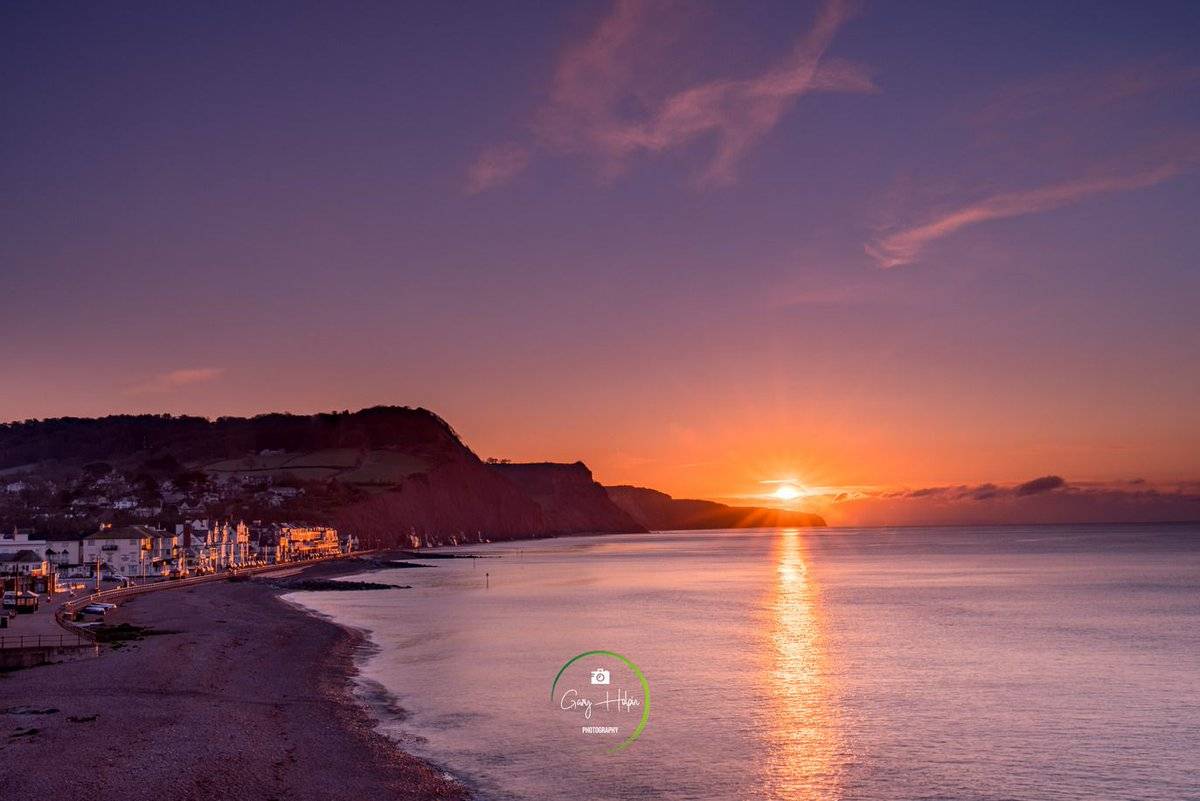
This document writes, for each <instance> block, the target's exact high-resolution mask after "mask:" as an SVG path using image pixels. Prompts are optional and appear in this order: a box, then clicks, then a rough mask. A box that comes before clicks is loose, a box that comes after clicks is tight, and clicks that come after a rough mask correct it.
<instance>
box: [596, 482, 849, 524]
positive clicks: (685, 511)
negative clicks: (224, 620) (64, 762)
mask: <svg viewBox="0 0 1200 801" xmlns="http://www.w3.org/2000/svg"><path fill="white" fill-rule="evenodd" d="M606 489H607V490H608V496H609V497H610V498H612V500H613V503H615V504H616V505H617V506H619V507H620V508H621V509H623V510H625V512H626V513H628V514H629V516H630V517H632V518H633V519H634V520H636V521H637V522H638V523H640V524H642V525H643V526H645V527H646V528H649V529H652V530H655V531H676V530H682V529H712V528H793V527H811V526H824V525H825V521H824V520H823V519H822V518H821V517H820V516H819V515H814V514H810V513H808V512H793V511H791V510H788V509H767V508H761V507H756V506H727V505H726V504H723V503H716V502H715V501H697V500H684V499H676V498H672V497H671V496H670V495H667V494H666V493H665V492H658V491H657V490H652V489H646V488H645V487H630V486H619V487H607V488H606Z"/></svg>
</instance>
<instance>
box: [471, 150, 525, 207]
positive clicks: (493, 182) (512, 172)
mask: <svg viewBox="0 0 1200 801" xmlns="http://www.w3.org/2000/svg"><path fill="white" fill-rule="evenodd" d="M528 166H529V149H528V148H526V147H524V146H523V145H518V144H515V143H511V142H510V143H507V144H503V145H495V146H493V147H489V148H487V149H486V150H484V151H483V152H482V153H480V154H479V158H478V159H476V160H475V163H474V164H472V165H471V169H470V170H469V171H468V172H467V194H469V195H477V194H479V193H480V192H486V191H487V190H489V189H493V188H495V187H497V186H501V185H502V184H506V183H508V182H509V181H511V180H512V179H513V178H515V177H517V176H518V175H520V174H521V173H522V172H523V171H524V170H525V168H526V167H528Z"/></svg>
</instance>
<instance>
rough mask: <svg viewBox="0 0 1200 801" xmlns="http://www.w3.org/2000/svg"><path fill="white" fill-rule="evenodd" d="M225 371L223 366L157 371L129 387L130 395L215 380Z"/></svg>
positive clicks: (163, 390)
mask: <svg viewBox="0 0 1200 801" xmlns="http://www.w3.org/2000/svg"><path fill="white" fill-rule="evenodd" d="M224 373H225V368H223V367H190V368H186V369H183V370H171V371H169V372H165V373H159V374H158V375H156V376H154V377H153V378H151V379H150V380H149V381H146V382H144V383H142V384H138V385H137V386H134V387H131V388H130V389H129V394H130V395H145V394H148V393H156V392H171V391H173V390H176V389H180V388H181V387H186V386H190V385H192V384H203V383H205V382H206V381H215V380H216V379H218V378H220V377H221V376H222V375H223V374H224Z"/></svg>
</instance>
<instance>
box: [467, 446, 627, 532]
mask: <svg viewBox="0 0 1200 801" xmlns="http://www.w3.org/2000/svg"><path fill="white" fill-rule="evenodd" d="M488 466H489V467H490V468H492V469H493V470H495V471H496V472H497V473H499V474H500V475H502V476H504V477H505V478H506V479H508V480H509V481H511V482H512V483H514V484H516V485H517V486H518V487H519V488H520V489H521V490H522V491H523V492H524V493H525V494H526V495H528V496H529V497H530V498H532V499H533V500H534V502H535V503H536V504H537V505H538V507H539V508H540V509H541V510H542V516H543V518H544V520H545V522H546V526H547V527H549V528H550V529H552V530H554V531H559V532H564V533H569V534H582V533H589V532H590V533H606V534H607V533H617V532H644V531H646V527H645V526H643V525H641V524H639V523H638V522H637V521H636V520H634V519H633V518H632V517H630V516H629V514H627V513H626V512H625V511H624V510H622V509H621V508H620V507H618V506H617V505H616V504H615V503H613V502H612V499H611V498H609V496H608V493H607V492H606V491H605V489H604V487H602V486H601V485H600V484H598V483H596V481H595V480H593V478H592V471H591V470H589V469H588V468H587V465H585V464H584V463H583V462H575V463H574V464H555V463H552V462H536V463H528V464H507V463H504V464H489V465H488Z"/></svg>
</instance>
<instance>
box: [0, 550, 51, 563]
mask: <svg viewBox="0 0 1200 801" xmlns="http://www.w3.org/2000/svg"><path fill="white" fill-rule="evenodd" d="M44 561H46V560H45V558H43V557H41V556H38V555H37V553H35V552H34V551H31V550H29V549H28V548H23V549H21V550H19V551H17V552H16V553H8V554H0V562H27V563H36V564H41V563H42V562H44Z"/></svg>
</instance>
